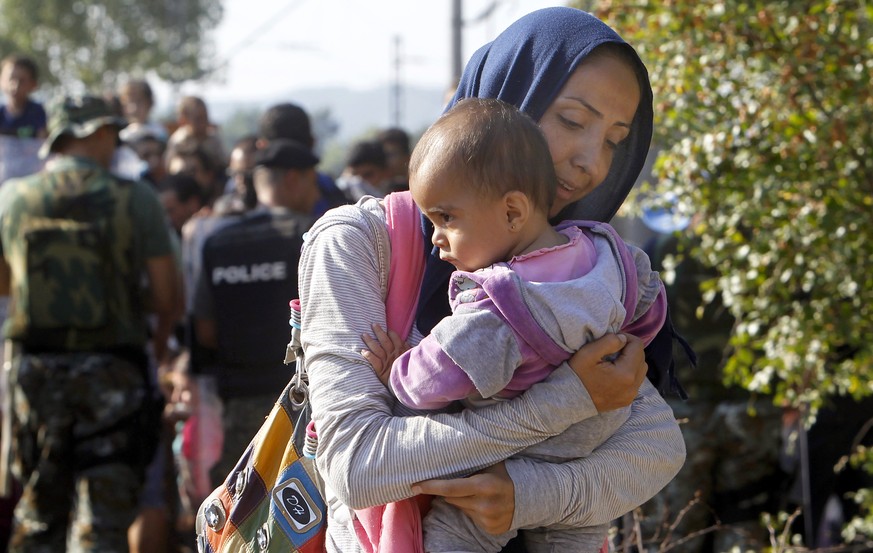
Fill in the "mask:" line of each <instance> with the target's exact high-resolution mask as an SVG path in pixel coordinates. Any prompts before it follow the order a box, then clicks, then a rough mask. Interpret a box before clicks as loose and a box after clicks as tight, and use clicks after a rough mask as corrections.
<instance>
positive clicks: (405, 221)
mask: <svg viewBox="0 0 873 553" xmlns="http://www.w3.org/2000/svg"><path fill="white" fill-rule="evenodd" d="M382 205H383V206H384V208H385V221H386V223H387V227H388V237H389V238H390V240H391V262H390V264H389V268H388V297H387V298H386V299H385V311H386V315H387V317H388V328H389V329H391V330H393V331H394V332H396V333H397V334H399V335H400V336H402V337H403V338H404V339H405V338H408V337H409V333H410V331H411V330H412V323H413V321H414V320H415V312H416V307H417V303H418V292H419V289H420V288H421V279H422V277H423V276H424V265H425V258H424V243H423V242H422V240H421V226H420V225H419V222H420V220H421V219H420V214H421V212H420V211H419V210H418V207H416V205H415V202H413V201H412V194H410V193H409V192H395V193H393V194H389V195H387V196H386V197H385V198H384V199H383V200H382Z"/></svg>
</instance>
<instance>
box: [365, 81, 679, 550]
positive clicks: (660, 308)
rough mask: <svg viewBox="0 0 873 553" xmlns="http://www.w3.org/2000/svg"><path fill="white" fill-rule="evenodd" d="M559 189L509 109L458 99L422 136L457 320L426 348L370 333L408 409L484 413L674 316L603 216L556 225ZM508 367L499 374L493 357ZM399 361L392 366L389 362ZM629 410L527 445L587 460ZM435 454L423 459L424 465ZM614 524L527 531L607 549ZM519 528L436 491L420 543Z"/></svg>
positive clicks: (554, 541) (414, 182)
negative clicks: (486, 521)
mask: <svg viewBox="0 0 873 553" xmlns="http://www.w3.org/2000/svg"><path fill="white" fill-rule="evenodd" d="M556 187H557V177H556V175H555V171H554V167H553V164H552V158H551V155H550V154H549V149H548V145H547V143H546V140H545V138H544V137H543V135H542V132H541V131H540V129H539V127H538V126H537V125H536V123H534V122H533V121H532V120H531V119H530V118H528V117H527V116H526V115H524V114H522V113H521V112H519V111H518V110H517V109H516V108H515V107H513V106H511V105H510V104H507V103H504V102H501V101H500V100H494V99H479V98H471V99H467V100H463V101H461V102H459V103H458V104H457V105H456V106H455V107H454V108H453V109H451V110H450V111H449V112H447V113H446V114H445V115H443V116H442V117H441V118H440V119H439V120H438V121H437V122H436V123H435V124H434V125H433V126H432V127H431V128H430V129H428V131H427V132H425V134H424V135H423V136H422V138H421V139H420V141H419V143H418V145H417V147H416V148H415V151H414V152H413V154H412V160H411V162H410V192H411V193H412V196H413V199H414V200H415V203H416V204H417V205H418V207H419V209H420V210H421V212H422V213H423V214H424V215H425V216H426V217H427V218H428V219H430V221H431V222H432V223H433V225H434V229H435V230H434V234H433V244H434V245H435V246H437V247H438V248H439V249H440V258H441V259H443V260H446V261H448V262H450V263H451V264H452V265H454V266H455V268H456V269H457V270H456V271H455V272H454V273H453V275H452V277H451V280H450V285H449V297H450V302H451V306H452V316H450V317H446V318H445V319H443V320H442V321H441V322H440V323H438V324H437V326H436V327H434V329H433V331H432V332H431V334H430V335H429V336H427V337H425V338H424V339H423V340H422V341H421V343H419V345H418V346H416V347H414V348H412V349H408V351H406V352H405V353H402V355H400V356H399V357H398V356H397V355H398V353H400V352H402V351H403V350H404V349H407V348H406V346H405V344H403V342H402V340H401V339H400V337H399V336H398V335H397V334H395V333H393V332H391V333H387V334H386V333H385V332H384V331H383V330H382V329H381V328H379V327H374V332H375V334H376V339H375V340H374V339H372V338H370V337H368V336H365V337H364V342H365V343H366V344H367V347H368V348H369V351H367V350H365V351H363V352H362V354H363V355H364V357H365V358H367V360H368V361H370V363H371V364H372V365H373V367H374V369H375V370H376V372H377V374H379V377H380V379H381V380H382V381H383V382H384V383H386V385H388V386H389V387H390V389H391V390H392V392H393V393H394V395H395V396H396V397H397V399H398V400H399V401H400V402H401V403H403V404H404V405H406V406H408V407H411V408H414V409H428V410H432V409H444V408H447V407H449V406H450V405H451V404H452V403H453V402H455V401H462V402H463V404H464V405H465V406H466V407H469V408H476V407H477V406H481V405H484V404H487V403H489V402H494V401H501V400H505V399H509V398H511V397H514V396H516V395H518V394H520V393H522V392H523V391H525V390H526V389H527V388H528V387H530V386H531V385H532V384H534V383H536V382H539V381H541V380H543V379H544V378H546V376H548V374H549V373H550V372H551V371H552V370H553V369H554V368H555V367H556V366H557V365H559V364H560V363H562V362H563V361H565V360H567V359H568V358H569V357H570V355H571V354H572V353H573V352H575V351H577V350H578V349H579V348H580V347H581V346H582V345H584V344H586V343H588V342H590V341H593V340H594V339H596V338H599V337H600V336H603V335H604V334H606V333H610V332H619V331H622V332H627V333H631V334H634V335H636V336H638V337H640V338H642V339H643V340H644V341H645V342H646V343H648V342H649V341H651V339H652V338H654V336H655V335H656V334H657V332H658V330H659V329H660V328H661V326H662V325H663V323H664V320H665V316H666V300H665V296H664V290H663V286H662V284H661V282H660V280H659V278H658V274H657V273H656V272H654V271H650V270H647V271H641V272H640V273H639V274H641V275H645V276H644V277H643V278H640V279H639V280H638V278H637V275H638V272H637V269H636V266H635V265H634V262H633V261H631V260H630V259H631V256H630V255H629V254H628V255H627V256H626V258H625V259H623V255H622V253H623V252H629V250H628V247H627V246H626V245H625V244H624V243H623V242H621V240H620V239H619V237H618V235H617V234H615V232H614V231H613V230H612V229H611V227H609V226H608V225H606V224H604V223H586V222H579V221H576V222H570V223H569V224H562V225H560V226H559V227H557V228H556V227H552V226H551V225H550V223H549V220H548V210H549V206H550V205H551V204H552V201H553V199H554V195H555V191H556ZM495 359H499V360H502V363H498V364H499V365H502V367H503V370H502V371H499V372H495V371H494V370H493V366H494V360H495ZM392 363H393V366H392ZM629 413H630V407H626V408H624V409H620V410H616V411H610V412H605V413H592V416H591V418H589V419H587V420H585V421H583V422H581V423H578V424H576V425H574V426H571V427H570V428H569V429H568V430H567V431H565V432H564V433H563V434H561V435H559V436H556V437H553V438H550V439H548V440H546V441H544V442H541V443H540V444H536V445H534V446H531V447H529V448H528V449H526V450H524V451H523V452H522V454H521V455H522V457H523V458H526V459H530V460H531V461H532V462H536V461H537V460H542V461H547V462H562V461H566V460H570V459H574V458H580V457H585V456H587V455H589V454H590V453H591V451H593V450H594V449H595V448H596V447H598V446H599V445H600V444H601V443H603V441H605V440H606V438H607V437H608V436H609V435H611V434H612V433H613V432H615V431H616V430H617V429H618V427H619V426H620V425H621V424H622V423H623V422H624V421H625V420H626V419H627V417H628V415H629ZM423 462H426V461H423ZM606 530H607V525H605V524H604V525H599V526H593V527H588V528H581V529H580V528H573V527H570V526H558V525H556V526H551V527H548V528H538V529H529V530H526V531H525V532H524V535H525V540H526V544H527V548H528V551H531V552H539V551H561V552H563V551H566V552H580V551H583V552H584V551H591V552H594V551H598V550H599V549H600V547H601V546H602V545H603V543H604V539H605V538H606ZM514 535H515V532H507V533H505V534H501V535H498V536H494V535H490V534H487V533H486V532H484V531H482V530H480V529H479V528H477V527H476V526H475V525H474V524H473V523H472V522H471V521H470V519H469V518H467V517H466V516H465V515H464V514H463V513H462V512H461V511H460V510H458V509H456V508H455V507H453V506H451V505H449V504H448V503H446V502H445V501H444V500H441V499H436V500H434V502H433V506H432V509H431V511H430V513H429V514H428V515H427V516H426V517H425V519H424V548H425V550H426V551H429V552H433V553H437V552H441V551H442V552H445V551H494V552H497V551H500V550H501V549H502V547H503V546H504V545H505V544H506V543H507V542H508V541H509V540H510V539H511V538H512V537H513V536H514Z"/></svg>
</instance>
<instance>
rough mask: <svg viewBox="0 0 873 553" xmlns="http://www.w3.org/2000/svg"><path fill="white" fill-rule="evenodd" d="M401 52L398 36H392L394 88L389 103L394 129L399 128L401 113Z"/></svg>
mask: <svg viewBox="0 0 873 553" xmlns="http://www.w3.org/2000/svg"><path fill="white" fill-rule="evenodd" d="M400 50H401V39H400V35H394V86H393V88H392V93H391V101H392V103H393V104H394V105H393V110H392V112H393V118H392V122H393V123H394V126H395V127H400V118H401V117H400V116H401V113H402V103H403V86H402V84H401V82H400V66H401V64H402V63H403V60H402V54H401V52H400Z"/></svg>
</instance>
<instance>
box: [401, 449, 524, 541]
mask: <svg viewBox="0 0 873 553" xmlns="http://www.w3.org/2000/svg"><path fill="white" fill-rule="evenodd" d="M412 491H414V492H415V493H417V494H421V493H424V494H429V495H438V496H440V497H442V498H444V499H445V500H446V502H447V503H448V504H450V505H454V506H455V507H457V508H458V509H460V510H461V511H463V513H464V514H465V515H467V516H468V517H470V519H471V520H472V521H473V522H474V523H476V526H478V527H479V528H481V529H482V530H485V531H486V532H488V533H489V534H501V533H503V532H506V531H507V530H509V528H510V526H511V525H512V517H513V516H514V515H515V485H514V484H513V483H512V478H510V477H509V473H508V472H506V467H505V466H504V464H503V462H500V463H497V464H496V465H494V466H491V467H488V468H487V469H484V470H483V471H481V472H478V473H476V474H474V475H472V476H468V477H466V478H454V479H451V480H427V481H425V482H420V483H418V484H416V485H414V486H413V487H412Z"/></svg>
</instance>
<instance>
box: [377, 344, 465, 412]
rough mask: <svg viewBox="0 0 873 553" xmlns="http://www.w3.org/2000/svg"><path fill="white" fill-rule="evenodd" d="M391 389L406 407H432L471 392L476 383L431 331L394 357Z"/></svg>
mask: <svg viewBox="0 0 873 553" xmlns="http://www.w3.org/2000/svg"><path fill="white" fill-rule="evenodd" d="M391 390H392V391H393V392H394V395H395V396H396V397H397V399H398V401H400V403H402V404H404V405H406V406H407V407H412V408H414V409H423V410H434V409H443V408H445V407H447V406H448V405H449V404H451V403H452V402H453V401H457V400H460V399H464V398H465V397H468V396H470V395H472V394H474V393H475V392H476V387H475V386H474V385H473V381H472V380H470V377H469V376H467V373H465V372H464V371H463V370H462V369H461V367H459V366H458V365H457V364H456V363H455V362H454V361H452V358H451V357H449V356H448V355H447V354H446V352H445V351H443V349H442V347H441V346H440V344H439V342H438V341H437V340H436V338H435V337H434V335H433V334H431V335H429V336H427V337H425V338H424V339H423V340H422V341H421V342H420V343H419V344H418V345H417V346H415V347H414V348H412V349H410V350H409V351H407V352H406V353H404V354H403V355H401V356H400V357H399V358H398V359H397V360H396V361H394V365H393V366H392V368H391Z"/></svg>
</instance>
